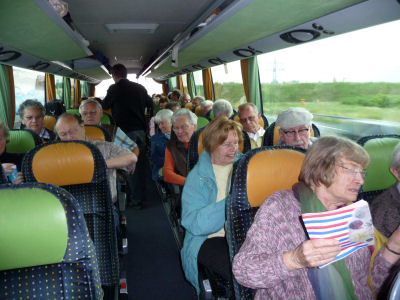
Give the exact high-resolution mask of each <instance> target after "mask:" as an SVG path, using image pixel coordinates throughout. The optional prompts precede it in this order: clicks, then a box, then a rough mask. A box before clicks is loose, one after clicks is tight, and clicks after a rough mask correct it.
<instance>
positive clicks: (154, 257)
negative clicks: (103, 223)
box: [125, 177, 196, 300]
mask: <svg viewBox="0 0 400 300" xmlns="http://www.w3.org/2000/svg"><path fill="white" fill-rule="evenodd" d="M146 193H147V194H146V196H147V197H146V201H145V202H144V208H143V209H142V210H134V209H133V208H129V207H128V209H127V212H126V215H127V222H128V231H127V235H128V243H129V244H128V247H129V252H128V254H127V257H126V259H125V265H126V270H127V285H128V295H129V299H163V300H164V299H185V300H186V299H187V300H190V299H196V293H195V290H194V289H193V288H192V287H191V285H190V284H189V283H188V282H187V281H186V280H185V278H184V275H183V272H182V269H181V263H180V255H179V249H178V246H177V243H176V241H175V238H174V235H173V233H172V230H171V227H170V224H169V222H168V219H167V216H166V213H165V210H164V208H163V205H162V202H161V199H160V196H159V194H158V192H157V189H156V185H155V183H154V182H153V181H152V180H151V179H150V178H149V177H147V182H146Z"/></svg>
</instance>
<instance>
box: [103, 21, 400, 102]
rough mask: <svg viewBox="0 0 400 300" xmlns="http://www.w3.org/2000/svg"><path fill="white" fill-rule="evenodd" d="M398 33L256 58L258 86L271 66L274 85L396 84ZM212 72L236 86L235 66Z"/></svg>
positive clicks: (371, 33)
mask: <svg viewBox="0 0 400 300" xmlns="http://www.w3.org/2000/svg"><path fill="white" fill-rule="evenodd" d="M399 32H400V21H394V22H390V23H386V24H381V25H378V26H374V27H369V28H366V29H361V30H357V31H353V32H350V33H346V34H342V35H338V36H333V37H330V38H326V39H322V40H317V41H315V42H310V43H306V44H303V45H299V46H295V47H290V48H286V49H282V50H278V51H274V52H271V53H266V54H263V55H259V56H258V65H259V70H260V79H261V82H262V83H270V82H272V80H273V66H274V63H275V64H276V80H277V81H278V82H292V81H301V82H332V81H344V82H370V81H373V82H380V81H385V82H400V59H399V53H400V38H399ZM226 70H227V71H228V73H226ZM212 72H213V79H214V82H221V83H223V82H240V83H241V82H242V77H241V73H240V63H239V61H236V62H233V63H229V64H227V65H226V66H224V65H221V66H217V67H214V68H213V70H212ZM128 79H129V80H132V81H135V82H139V83H141V84H142V85H144V86H145V87H146V89H147V91H148V93H149V94H150V95H151V94H153V93H161V92H162V88H161V85H160V84H158V83H156V82H155V81H154V80H153V79H151V78H143V77H140V78H139V81H137V80H136V76H135V75H128ZM112 83H113V81H112V80H111V79H110V80H106V81H103V82H102V83H100V84H99V85H97V86H96V95H98V96H100V97H104V96H105V95H106V92H107V88H108V87H109V86H110V85H111V84H112Z"/></svg>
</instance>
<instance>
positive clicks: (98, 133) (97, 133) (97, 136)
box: [85, 126, 106, 142]
mask: <svg viewBox="0 0 400 300" xmlns="http://www.w3.org/2000/svg"><path fill="white" fill-rule="evenodd" d="M85 134H86V137H87V138H88V139H89V140H91V141H103V142H105V141H106V137H105V136H104V132H103V131H102V130H101V129H100V128H97V127H94V126H85Z"/></svg>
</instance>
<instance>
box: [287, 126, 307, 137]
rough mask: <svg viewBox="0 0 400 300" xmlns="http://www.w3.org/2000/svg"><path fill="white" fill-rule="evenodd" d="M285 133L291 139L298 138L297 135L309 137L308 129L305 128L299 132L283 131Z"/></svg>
mask: <svg viewBox="0 0 400 300" xmlns="http://www.w3.org/2000/svg"><path fill="white" fill-rule="evenodd" d="M283 133H284V134H285V135H287V136H288V137H290V138H293V137H295V136H296V133H297V134H298V135H299V136H307V134H308V128H303V129H299V130H283Z"/></svg>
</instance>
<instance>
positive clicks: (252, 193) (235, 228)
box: [226, 146, 305, 299]
mask: <svg viewBox="0 0 400 300" xmlns="http://www.w3.org/2000/svg"><path fill="white" fill-rule="evenodd" d="M304 153H305V151H304V150H303V149H299V148H293V147H287V146H281V147H262V148H256V149H253V150H250V151H249V152H247V153H246V154H245V155H244V156H243V157H242V158H241V159H240V160H239V161H237V162H236V163H235V165H234V170H233V173H232V179H231V189H230V191H229V197H228V200H227V204H226V219H227V220H226V238H227V241H228V246H229V251H230V257H231V260H232V259H233V257H234V256H235V255H236V253H238V252H239V249H240V247H241V246H242V244H243V242H244V241H245V239H246V234H247V231H248V230H249V228H250V226H251V225H252V223H253V220H254V216H255V214H256V212H257V210H258V207H259V206H260V205H261V204H262V203H263V201H264V200H265V199H266V198H268V197H269V196H270V195H271V194H273V193H274V192H277V191H280V190H287V189H291V187H292V185H293V184H294V183H296V182H297V178H298V175H299V173H300V168H301V165H302V162H303V159H304V156H305V155H304ZM233 283H234V291H235V296H236V299H253V298H254V294H255V291H254V290H252V289H249V288H246V287H244V286H241V285H239V284H238V283H237V282H236V280H235V279H234V278H233Z"/></svg>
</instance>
